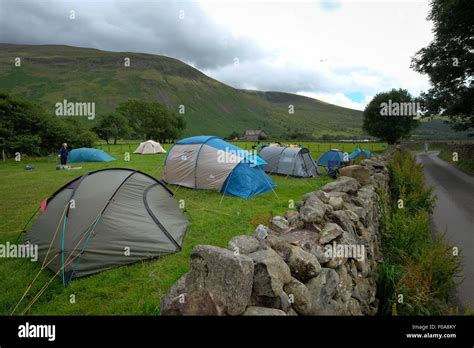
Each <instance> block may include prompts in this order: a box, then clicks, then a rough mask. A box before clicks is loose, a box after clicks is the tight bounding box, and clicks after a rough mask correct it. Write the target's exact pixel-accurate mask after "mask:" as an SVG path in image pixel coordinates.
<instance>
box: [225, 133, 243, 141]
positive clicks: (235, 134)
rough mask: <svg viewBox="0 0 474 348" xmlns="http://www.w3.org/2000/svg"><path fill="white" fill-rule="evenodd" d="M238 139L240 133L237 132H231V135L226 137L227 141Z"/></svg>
mask: <svg viewBox="0 0 474 348" xmlns="http://www.w3.org/2000/svg"><path fill="white" fill-rule="evenodd" d="M238 137H240V133H239V132H236V131H233V132H232V133H230V134H229V135H228V136H227V138H226V139H227V140H234V139H235V138H238Z"/></svg>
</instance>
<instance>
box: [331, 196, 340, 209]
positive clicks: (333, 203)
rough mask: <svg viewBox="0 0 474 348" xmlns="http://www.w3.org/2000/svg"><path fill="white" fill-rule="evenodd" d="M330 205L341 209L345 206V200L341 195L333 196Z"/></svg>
mask: <svg viewBox="0 0 474 348" xmlns="http://www.w3.org/2000/svg"><path fill="white" fill-rule="evenodd" d="M329 205H330V206H332V207H333V208H334V210H341V209H342V208H343V207H344V200H343V199H342V198H341V197H331V198H329Z"/></svg>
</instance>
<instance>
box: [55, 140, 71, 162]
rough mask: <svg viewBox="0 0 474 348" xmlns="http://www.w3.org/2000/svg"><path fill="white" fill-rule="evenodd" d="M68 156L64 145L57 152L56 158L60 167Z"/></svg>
mask: <svg viewBox="0 0 474 348" xmlns="http://www.w3.org/2000/svg"><path fill="white" fill-rule="evenodd" d="M68 155H69V150H68V149H67V144H66V143H64V144H63V146H62V147H61V149H60V150H59V152H58V156H59V157H60V158H61V165H62V166H65V165H66V162H67V156H68Z"/></svg>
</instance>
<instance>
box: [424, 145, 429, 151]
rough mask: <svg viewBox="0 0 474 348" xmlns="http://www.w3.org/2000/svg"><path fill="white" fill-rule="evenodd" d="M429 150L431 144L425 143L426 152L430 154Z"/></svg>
mask: <svg viewBox="0 0 474 348" xmlns="http://www.w3.org/2000/svg"><path fill="white" fill-rule="evenodd" d="M428 149H429V144H428V143H425V152H428Z"/></svg>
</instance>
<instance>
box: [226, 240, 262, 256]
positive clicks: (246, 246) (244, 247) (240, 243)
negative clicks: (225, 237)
mask: <svg viewBox="0 0 474 348" xmlns="http://www.w3.org/2000/svg"><path fill="white" fill-rule="evenodd" d="M228 248H229V249H230V250H231V251H233V252H238V253H240V254H250V253H253V252H254V251H257V250H258V249H259V248H260V243H259V241H258V240H257V238H255V237H252V236H235V237H233V238H232V239H231V240H230V241H229V244H228Z"/></svg>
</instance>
